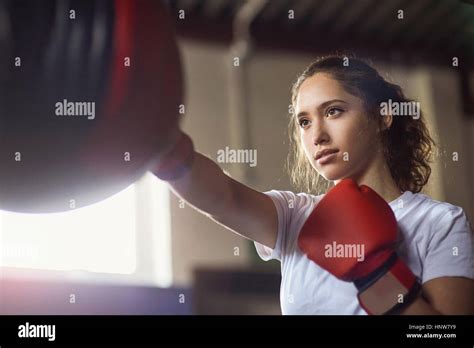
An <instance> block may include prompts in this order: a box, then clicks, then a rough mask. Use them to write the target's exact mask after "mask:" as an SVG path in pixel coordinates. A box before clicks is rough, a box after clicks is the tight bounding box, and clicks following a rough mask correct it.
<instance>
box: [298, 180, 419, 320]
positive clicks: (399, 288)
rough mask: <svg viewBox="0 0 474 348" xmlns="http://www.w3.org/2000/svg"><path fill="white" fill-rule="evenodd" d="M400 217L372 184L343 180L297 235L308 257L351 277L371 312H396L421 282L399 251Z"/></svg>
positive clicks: (337, 273)
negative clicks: (368, 185) (396, 250)
mask: <svg viewBox="0 0 474 348" xmlns="http://www.w3.org/2000/svg"><path fill="white" fill-rule="evenodd" d="M397 230H398V226H397V221H396V219H395V216H394V214H393V211H392V209H391V208H390V206H389V205H388V204H387V202H385V200H384V199H383V198H382V197H380V196H379V195H378V194H377V193H376V192H375V191H373V190H372V189H371V188H370V187H367V186H364V185H362V186H360V187H358V185H357V183H356V182H355V181H353V180H351V179H344V180H342V181H341V182H340V183H339V184H337V185H336V186H334V187H333V188H332V189H331V190H330V191H329V192H328V193H326V195H325V196H324V197H323V198H322V200H321V201H320V202H319V203H318V204H317V206H316V207H315V208H314V210H313V211H312V213H311V214H310V216H309V217H308V219H307V220H306V222H305V224H304V225H303V228H302V230H301V232H300V235H299V237H298V246H299V247H300V249H301V250H302V251H303V252H304V253H305V254H307V256H308V258H309V259H311V260H312V261H314V262H315V263H317V264H318V265H319V266H321V267H322V268H324V269H326V270H327V271H328V272H330V273H332V274H333V275H334V276H336V277H337V278H339V279H341V280H345V281H352V282H354V285H355V286H356V288H357V289H358V291H359V294H358V299H359V302H360V304H361V306H362V307H363V308H364V309H365V310H366V311H367V312H368V313H369V314H389V313H394V312H395V311H397V310H398V309H400V308H401V307H402V306H404V305H406V304H408V303H410V302H411V301H412V300H413V299H414V298H415V297H416V296H417V295H418V292H419V289H420V285H419V283H418V281H417V279H416V277H415V275H414V274H413V273H412V272H411V270H410V269H409V268H408V267H407V266H406V265H405V263H404V262H403V261H402V260H401V259H400V258H399V257H398V256H397V254H396V252H395V243H396V240H397Z"/></svg>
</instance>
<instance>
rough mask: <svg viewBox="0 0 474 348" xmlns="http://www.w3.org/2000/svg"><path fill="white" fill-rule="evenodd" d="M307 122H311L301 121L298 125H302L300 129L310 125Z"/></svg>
mask: <svg viewBox="0 0 474 348" xmlns="http://www.w3.org/2000/svg"><path fill="white" fill-rule="evenodd" d="M306 122H309V121H308V120H305V119H302V120H299V121H298V123H299V125H300V127H302V128H304V127H306V126H307V125H308V123H306Z"/></svg>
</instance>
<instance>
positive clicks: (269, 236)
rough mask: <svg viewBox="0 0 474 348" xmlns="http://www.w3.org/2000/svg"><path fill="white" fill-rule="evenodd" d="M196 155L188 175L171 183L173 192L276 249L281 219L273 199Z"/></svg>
mask: <svg viewBox="0 0 474 348" xmlns="http://www.w3.org/2000/svg"><path fill="white" fill-rule="evenodd" d="M194 156H195V157H194V161H193V165H192V167H191V169H190V170H189V171H188V172H187V173H185V174H184V175H183V176H182V177H180V178H179V179H177V180H174V181H168V183H169V184H170V186H171V188H172V190H173V191H174V192H175V193H176V194H177V195H178V196H180V197H182V198H183V199H184V200H185V201H186V202H188V203H189V204H190V205H191V206H193V207H194V208H196V209H197V210H198V211H200V212H202V213H204V214H206V215H208V216H209V217H210V218H212V219H213V220H215V221H216V222H219V223H221V224H222V225H224V226H226V227H228V228H229V229H231V230H232V231H234V232H235V233H237V234H239V235H241V236H243V237H245V238H248V239H251V240H253V241H256V242H259V243H261V244H263V245H265V246H268V247H270V248H274V247H275V244H276V237H277V228H278V217H277V212H276V208H275V206H274V204H273V201H272V200H271V198H270V197H268V196H266V195H265V194H263V193H261V192H258V191H255V190H253V189H251V188H249V187H247V186H245V185H243V184H241V183H239V182H238V181H236V180H234V179H232V178H231V177H229V176H228V175H226V174H225V173H224V172H223V170H222V169H221V168H220V167H219V166H218V165H217V164H216V163H215V162H214V161H212V160H211V159H210V158H208V157H206V156H203V155H202V154H200V153H198V152H195V153H194Z"/></svg>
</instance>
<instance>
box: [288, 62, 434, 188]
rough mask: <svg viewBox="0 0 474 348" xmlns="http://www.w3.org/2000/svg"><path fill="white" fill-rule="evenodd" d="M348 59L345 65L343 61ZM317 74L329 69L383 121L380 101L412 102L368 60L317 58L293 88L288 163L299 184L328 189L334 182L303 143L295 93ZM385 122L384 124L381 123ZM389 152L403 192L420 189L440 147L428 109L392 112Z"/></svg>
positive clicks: (385, 138)
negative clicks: (431, 130)
mask: <svg viewBox="0 0 474 348" xmlns="http://www.w3.org/2000/svg"><path fill="white" fill-rule="evenodd" d="M343 63H346V64H343ZM316 73H326V74H329V75H330V76H331V77H332V78H333V79H335V80H336V81H338V82H339V83H340V84H341V85H342V87H343V88H344V89H345V90H346V91H347V92H348V93H350V94H352V95H354V96H357V97H359V98H361V99H362V100H363V103H364V107H365V109H366V111H367V113H368V115H369V117H370V118H371V119H373V120H375V121H376V122H382V121H381V120H382V117H380V106H381V103H382V102H387V101H388V100H389V99H391V100H392V102H411V101H412V100H410V99H408V98H407V97H406V96H405V95H404V94H403V91H402V89H401V87H400V86H398V85H396V84H393V83H390V82H388V81H386V80H385V79H384V78H383V77H382V76H380V74H379V73H378V72H377V70H375V69H374V68H373V67H371V66H370V65H369V63H367V62H365V61H363V60H361V59H358V58H355V57H353V56H351V57H350V58H349V56H343V55H330V56H323V57H320V58H318V59H317V60H316V61H315V62H313V63H311V64H310V65H309V66H308V67H307V68H306V69H305V70H304V71H303V73H302V74H301V75H300V76H299V77H298V79H297V81H296V82H295V83H294V84H293V87H292V96H291V103H292V110H291V112H290V122H289V130H290V131H289V136H290V147H291V150H290V153H289V156H288V161H287V168H288V170H289V172H290V178H291V181H292V183H293V184H294V185H296V187H297V188H298V189H301V190H305V191H307V192H311V193H321V192H322V191H323V192H324V191H325V190H327V188H329V184H330V183H329V182H328V181H326V180H323V182H321V180H320V179H321V178H320V175H319V174H318V173H317V172H316V171H315V170H314V168H313V167H312V166H311V164H310V162H309V161H308V159H307V158H306V156H305V153H304V151H303V149H302V146H301V143H300V140H299V139H300V135H299V127H298V121H297V118H296V115H295V112H294V110H295V107H296V98H297V95H298V91H299V89H300V87H301V85H302V83H303V82H304V81H305V80H306V79H307V78H309V77H311V76H313V75H315V74H316ZM378 124H379V125H381V123H378ZM381 134H382V135H381V143H382V146H383V152H384V157H385V160H386V162H387V165H388V167H389V169H390V173H391V175H392V177H393V179H394V181H395V183H396V185H397V186H398V188H399V189H400V190H401V191H412V192H420V191H421V189H422V188H423V186H425V185H426V183H427V182H428V179H429V177H430V174H431V167H430V165H429V163H430V162H431V160H432V155H433V150H434V148H435V147H436V144H435V142H434V141H433V139H432V138H431V136H430V134H429V131H428V128H427V127H426V124H425V121H424V118H423V114H422V112H421V110H420V117H419V118H418V119H414V118H413V117H393V121H392V125H391V127H390V128H388V129H385V130H384V131H383V132H382V133H381Z"/></svg>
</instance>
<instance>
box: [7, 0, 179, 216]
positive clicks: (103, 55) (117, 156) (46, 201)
mask: <svg viewBox="0 0 474 348" xmlns="http://www.w3.org/2000/svg"><path fill="white" fill-rule="evenodd" d="M0 23H1V24H0V51H1V56H0V79H1V81H0V88H1V96H0V97H1V99H0V209H2V210H8V211H16V212H27V213H46V212H60V211H66V210H70V209H74V208H80V207H84V206H86V205H89V204H92V203H95V202H98V201H100V200H103V199H105V198H107V197H109V196H111V195H113V194H115V193H117V192H119V191H121V190H122V189H124V188H126V187H127V186H128V185H130V184H131V183H133V182H134V181H136V180H137V179H138V178H140V177H141V176H142V175H143V174H144V173H145V172H146V170H147V169H148V167H149V165H150V163H151V162H154V163H156V161H157V160H159V158H160V156H161V155H162V154H164V153H166V151H168V150H169V149H170V148H171V147H172V145H173V143H174V142H175V141H176V138H177V136H178V127H179V116H178V111H179V105H180V104H181V103H182V98H183V91H182V77H181V66H180V58H179V53H178V48H177V44H176V39H175V35H174V32H173V26H172V21H171V19H170V17H169V14H168V13H167V8H166V7H165V6H164V4H162V3H161V2H160V1H156V0H138V1H135V0H96V1H94V0H45V1H35V0H0Z"/></svg>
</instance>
